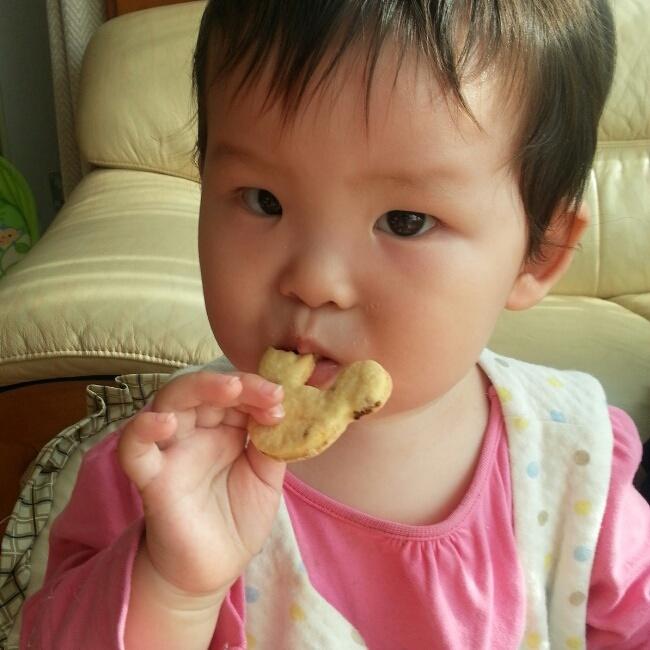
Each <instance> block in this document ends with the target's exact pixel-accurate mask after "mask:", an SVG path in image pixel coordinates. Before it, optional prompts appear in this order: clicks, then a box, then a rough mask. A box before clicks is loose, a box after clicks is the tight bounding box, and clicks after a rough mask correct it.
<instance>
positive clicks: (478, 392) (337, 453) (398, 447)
mask: <svg viewBox="0 0 650 650" xmlns="http://www.w3.org/2000/svg"><path fill="white" fill-rule="evenodd" d="M461 384H462V385H461ZM461 384H459V385H457V387H456V388H457V389H458V390H455V394H454V395H453V396H451V401H453V404H451V403H449V402H450V401H449V400H447V401H446V402H442V403H436V404H432V405H430V406H429V407H427V408H424V409H420V410H418V411H417V412H411V413H407V414H404V415H401V416H390V417H388V418H386V419H384V420H381V419H377V420H376V421H374V422H373V421H368V422H367V424H364V422H363V420H361V421H359V422H358V423H355V424H354V426H353V427H352V428H351V429H350V430H349V431H348V432H346V434H345V435H343V436H342V437H341V438H340V439H339V440H338V441H337V443H336V444H335V445H333V446H332V447H330V449H328V450H327V451H326V452H325V453H323V454H321V455H320V456H317V457H315V458H312V459H310V460H306V461H302V462H300V463H296V464H295V465H291V466H290V468H289V471H290V472H291V473H292V474H294V475H295V476H296V477H298V478H299V479H300V480H302V481H304V482H305V483H307V484H308V485H310V486H311V487H313V488H314V489H316V490H318V491H320V492H322V493H324V494H326V495H327V496H329V497H330V498H332V499H335V500H336V501H339V502H340V503H343V504H345V505H348V506H350V507H352V508H355V509H357V510H360V511H362V512H365V513H366V514H369V515H372V516H374V517H378V518H380V519H386V520H390V521H396V522H400V523H406V524H416V525H425V524H433V523H437V522H439V521H442V520H444V519H446V518H447V517H448V516H449V515H450V514H451V513H452V512H453V510H454V509H455V508H456V506H457V505H458V504H459V503H460V501H461V500H462V498H463V496H464V495H465V493H466V491H467V488H468V487H469V485H470V483H471V480H472V477H473V476H474V471H475V468H476V464H477V461H478V458H479V455H480V451H481V443H482V441H483V437H484V433H485V428H486V425H487V420H488V413H489V401H488V398H487V396H486V393H487V388H488V385H489V382H488V380H487V379H486V378H485V376H484V375H483V373H482V372H481V371H480V370H479V369H478V368H475V369H473V370H472V372H471V373H469V374H468V375H467V376H466V377H465V378H464V379H463V380H462V382H461ZM459 413H460V414H462V418H459V417H458V415H457V414H459Z"/></svg>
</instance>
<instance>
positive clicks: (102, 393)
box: [0, 373, 170, 648]
mask: <svg viewBox="0 0 650 650" xmlns="http://www.w3.org/2000/svg"><path fill="white" fill-rule="evenodd" d="M169 377H170V375H169V374H162V373H150V374H130V375H120V376H118V377H116V378H115V382H116V383H117V384H118V386H99V385H95V384H93V385H90V386H88V387H87V388H86V405H87V413H88V415H87V416H86V417H85V418H84V419H82V420H80V421H79V422H77V423H76V424H73V425H71V426H69V427H68V428H66V429H64V430H63V431H61V433H59V434H58V435H57V436H56V437H55V438H53V439H52V440H50V441H49V442H48V443H47V444H46V445H45V447H43V449H42V450H41V452H40V453H39V455H38V457H37V458H36V461H35V463H34V465H33V468H32V472H31V474H30V476H29V478H28V479H27V481H26V482H25V485H24V487H23V489H22V491H21V493H20V496H19V498H18V501H17V502H16V505H15V506H14V510H13V513H12V515H11V517H10V519H9V522H8V524H7V529H6V531H5V534H4V537H3V538H2V547H1V548H2V552H1V554H0V648H7V646H6V643H7V639H8V636H9V633H10V631H11V628H12V626H13V623H14V621H15V619H16V616H17V615H18V612H19V611H20V608H21V606H22V604H23V602H24V601H25V593H26V590H27V586H28V584H29V581H30V578H31V575H32V570H31V555H32V549H33V547H34V543H35V541H36V538H37V537H38V535H39V533H40V532H41V531H42V530H43V528H44V527H45V525H46V524H47V522H48V520H49V518H50V514H51V512H52V504H53V501H54V489H55V486H56V480H57V477H58V475H59V472H60V471H61V470H62V469H63V467H64V466H65V464H66V462H67V461H68V459H69V458H70V456H71V455H72V453H73V452H74V451H75V450H76V449H77V448H78V447H79V445H80V444H81V443H83V442H84V441H87V440H88V439H89V438H91V437H93V436H97V437H98V439H99V438H102V437H103V435H101V434H107V433H108V432H109V431H111V430H114V429H116V428H118V427H119V426H120V425H121V424H122V421H123V420H125V419H127V418H129V417H131V416H132V415H133V414H134V413H135V412H137V411H138V410H139V409H141V408H142V407H143V406H144V405H145V404H146V403H147V401H148V400H149V399H150V398H151V397H152V396H153V395H154V393H155V392H156V391H157V390H158V389H159V388H160V387H161V386H163V385H164V384H165V383H166V382H167V380H168V379H169Z"/></svg>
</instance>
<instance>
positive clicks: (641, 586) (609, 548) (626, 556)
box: [587, 408, 650, 650]
mask: <svg viewBox="0 0 650 650" xmlns="http://www.w3.org/2000/svg"><path fill="white" fill-rule="evenodd" d="M611 417H612V425H613V429H614V458H613V465H612V478H611V482H610V488H609V495H608V499H607V507H606V510H605V517H604V520H603V526H602V530H601V533H600V538H599V541H598V546H597V549H596V555H595V557H594V566H593V570H592V578H591V587H590V591H589V600H588V608H587V642H588V643H587V645H588V647H589V648H590V650H591V649H592V648H593V650H601V649H604V648H616V650H640V649H641V648H648V647H650V506H649V505H648V503H647V502H646V501H645V500H644V499H643V497H642V496H641V495H640V494H639V492H637V490H636V489H635V488H634V486H633V484H632V480H633V478H634V474H635V472H636V470H637V468H638V466H639V462H640V460H641V444H640V441H639V434H638V433H637V430H636V427H635V426H634V423H633V422H632V420H631V419H630V418H629V416H627V415H626V414H625V413H624V412H623V411H620V410H618V409H614V408H612V409H611Z"/></svg>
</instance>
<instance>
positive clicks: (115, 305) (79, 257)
mask: <svg viewBox="0 0 650 650" xmlns="http://www.w3.org/2000/svg"><path fill="white" fill-rule="evenodd" d="M199 197H200V195H199V187H198V185H197V184H196V183H194V182H192V181H188V180H184V179H181V178H174V177H172V176H163V175H160V174H152V173H149V172H134V171H121V170H96V171H94V172H92V173H91V174H89V175H88V176H86V177H85V178H84V179H83V180H82V182H81V183H80V185H79V186H78V187H77V188H76V189H75V191H74V192H73V194H72V195H71V197H70V199H69V200H68V201H67V202H66V204H65V206H64V207H63V209H62V211H61V212H60V213H59V214H58V216H57V218H56V219H55V220H54V222H53V223H52V225H51V226H50V228H49V229H48V230H47V231H46V233H45V234H44V236H43V237H42V239H41V240H40V241H39V242H37V244H36V245H35V246H34V248H33V249H32V251H31V252H30V254H29V255H28V256H27V257H26V258H25V259H24V260H23V261H22V262H21V263H20V264H19V265H17V266H15V267H12V269H10V271H9V274H8V275H7V277H6V278H5V281H3V282H2V283H0V305H2V309H0V386H3V385H8V384H14V383H19V382H23V381H31V380H39V379H48V378H53V377H76V376H87V375H98V374H101V375H106V374H112V375H115V374H120V373H124V372H132V371H136V370H137V371H147V372H156V371H165V370H167V371H168V370H169V369H170V368H171V369H173V368H177V367H181V366H184V365H185V364H186V363H200V362H202V361H205V360H206V359H209V358H212V357H214V356H216V355H217V354H218V353H219V349H218V347H217V346H216V344H215V342H214V339H213V337H212V333H211V330H210V326H209V323H208V320H207V316H206V314H205V308H204V304H203V293H202V290H201V278H200V273H199V267H198V261H197V252H196V251H197V243H196V237H197V218H198V209H199Z"/></svg>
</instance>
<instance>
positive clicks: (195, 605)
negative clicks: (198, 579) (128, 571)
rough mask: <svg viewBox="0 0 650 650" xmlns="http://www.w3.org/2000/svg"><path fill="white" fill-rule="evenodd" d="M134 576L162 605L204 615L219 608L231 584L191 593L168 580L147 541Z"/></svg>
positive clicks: (138, 556)
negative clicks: (204, 591) (153, 560)
mask: <svg viewBox="0 0 650 650" xmlns="http://www.w3.org/2000/svg"><path fill="white" fill-rule="evenodd" d="M133 574H134V575H133V578H134V580H137V581H138V582H139V583H140V585H141V587H144V588H145V589H146V591H147V592H148V593H149V594H150V596H151V597H153V598H155V599H156V600H157V602H158V605H159V606H160V607H163V608H165V609H168V610H169V611H174V612H187V613H188V614H190V613H191V612H196V613H197V615H204V614H208V613H210V612H212V611H213V610H215V609H216V610H217V611H218V610H219V609H220V608H221V604H222V603H223V601H224V599H225V598H226V596H227V594H228V591H229V589H230V586H229V585H228V586H225V587H223V588H222V589H217V590H214V591H210V592H207V593H200V594H198V593H191V592H188V591H186V590H184V589H182V588H181V587H178V586H177V585H174V584H173V583H172V582H170V581H169V580H167V579H166V578H165V577H164V576H163V575H162V574H161V573H160V571H158V569H157V568H156V567H155V566H154V564H153V563H152V561H151V558H150V557H149V553H148V551H147V546H146V543H143V544H142V546H141V547H140V549H139V551H138V554H137V556H136V559H135V564H134V567H133Z"/></svg>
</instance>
